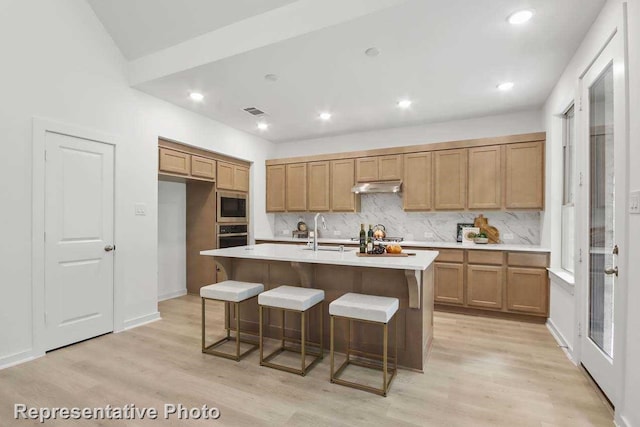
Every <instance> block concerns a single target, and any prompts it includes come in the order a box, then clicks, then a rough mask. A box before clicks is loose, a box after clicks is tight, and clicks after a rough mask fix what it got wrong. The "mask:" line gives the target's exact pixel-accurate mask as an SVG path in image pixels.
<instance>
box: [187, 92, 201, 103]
mask: <svg viewBox="0 0 640 427" xmlns="http://www.w3.org/2000/svg"><path fill="white" fill-rule="evenodd" d="M189 97H190V98H191V99H193V100H194V101H202V100H203V99H204V95H203V94H201V93H198V92H191V93H190V94H189Z"/></svg>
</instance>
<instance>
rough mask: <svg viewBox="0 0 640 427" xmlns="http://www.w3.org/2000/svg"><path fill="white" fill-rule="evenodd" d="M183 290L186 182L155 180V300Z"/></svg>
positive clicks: (184, 283)
mask: <svg viewBox="0 0 640 427" xmlns="http://www.w3.org/2000/svg"><path fill="white" fill-rule="evenodd" d="M186 293H187V185H186V184H185V183H181V182H170V181H158V300H160V301H162V300H165V299H168V298H173V297H176V296H180V295H185V294H186Z"/></svg>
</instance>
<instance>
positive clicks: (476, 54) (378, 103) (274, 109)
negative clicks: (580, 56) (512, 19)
mask: <svg viewBox="0 0 640 427" xmlns="http://www.w3.org/2000/svg"><path fill="white" fill-rule="evenodd" d="M90 1H91V2H92V4H94V5H95V4H96V3H99V2H98V1H96V0H90ZM139 1H141V0H136V2H139ZM148 1H149V2H152V0H148ZM351 1H355V0H351ZM136 2H134V3H136ZM167 2H170V0H163V2H162V3H167ZM302 2H303V1H300V2H299V3H302ZM104 3H107V2H104ZM116 3H118V2H116ZM125 3H126V4H129V3H131V2H125ZM175 3H176V4H178V3H179V4H180V5H182V3H183V2H175ZM212 3H215V4H217V5H218V7H221V6H220V3H225V5H224V8H222V7H221V10H222V9H224V10H226V9H227V8H228V7H229V6H228V5H229V4H231V3H232V2H212ZM233 3H234V4H235V2H233ZM239 3H249V2H246V1H245V2H239ZM254 3H262V2H257V1H256V2H254ZM268 3H270V4H271V5H272V6H273V5H274V4H276V3H285V2H268ZM604 3H605V0H562V1H557V0H474V1H469V0H448V1H446V2H443V1H441V0H410V1H406V2H404V3H400V4H396V5H394V6H393V7H389V8H386V9H383V10H381V11H378V12H375V13H370V14H366V15H364V16H362V17H359V18H357V19H353V20H350V21H348V22H344V23H341V24H338V25H333V26H331V27H328V28H324V29H321V30H317V31H313V32H309V33H306V34H304V35H301V36H297V37H294V38H290V39H288V40H285V41H281V42H278V43H275V44H270V45H267V46H265V47H261V48H258V49H253V50H250V51H248V52H245V53H241V54H238V55H235V56H230V57H226V58H224V59H221V60H218V61H214V62H211V63H208V64H206V65H202V66H198V67H192V68H188V69H185V70H183V71H179V72H175V73H173V74H170V75H166V76H163V77H160V78H157V79H152V80H149V81H146V82H142V83H140V84H138V85H136V87H137V88H139V89H141V90H143V91H145V92H147V93H149V94H151V95H154V96H157V97H159V98H162V99H165V100H167V101H169V102H172V103H175V104H177V105H180V106H183V107H185V108H188V109H190V110H192V111H195V112H198V113H200V114H203V115H206V116H208V117H211V118H213V119H216V120H219V121H221V122H224V123H227V124H229V125H231V126H233V127H235V128H238V129H242V130H245V131H248V132H251V133H255V134H258V135H261V136H262V137H264V138H266V139H269V140H271V141H274V142H281V141H291V140H300V139H307V138H314V137H319V136H327V135H332V134H343V133H349V132H356V131H364V130H371V129H379V128H388V127H396V126H405V125H410V124H418V123H426V122H437V121H444V120H452V119H461V118H468V117H474V116H485V115H491V114H498V113H502V112H509V111H515V110H523V109H529V108H538V107H540V106H541V105H542V103H543V102H544V100H545V99H546V97H547V96H548V94H549V93H550V91H551V89H552V88H553V85H554V84H555V82H556V81H557V79H558V77H559V76H560V74H561V72H562V70H563V69H564V67H565V66H566V64H567V62H568V60H569V59H570V58H571V56H572V55H573V53H574V51H575V49H576V48H577V46H578V44H579V42H580V40H581V39H582V37H583V36H584V34H585V33H586V31H587V30H588V28H589V26H590V25H591V23H592V22H593V20H594V19H595V17H596V16H597V14H598V12H599V11H600V9H601V8H602V6H603V5H604ZM94 7H95V6H94ZM521 8H531V9H534V10H535V16H534V18H533V19H532V20H531V21H530V22H529V23H527V24H525V25H522V26H512V25H510V24H508V23H507V22H506V17H507V15H509V14H510V13H511V12H513V11H514V10H518V9H521ZM157 14H159V12H158V11H156V12H155V13H154V14H153V15H157ZM227 14H230V12H225V13H224V15H225V16H226V15H227ZM98 15H99V16H100V15H101V13H98ZM176 16H178V15H176ZM185 16H186V14H182V15H180V19H182V18H184V17H185ZM185 23H188V21H185ZM292 25H293V24H292ZM105 26H106V27H107V28H108V29H109V25H108V24H105ZM109 31H111V33H112V35H114V32H113V31H112V30H109ZM259 31H260V29H256V32H257V33H258V34H259ZM116 32H117V31H116ZM114 39H116V42H118V36H116V35H114ZM231 42H233V41H230V43H231ZM121 43H122V42H118V44H119V45H120V47H121V49H123V51H127V50H128V49H130V48H132V47H131V46H133V45H135V43H131V44H130V45H128V47H123V45H122V44H121ZM124 44H127V42H124ZM371 46H375V47H377V48H378V49H379V50H380V52H381V53H380V55H379V56H378V57H375V58H371V57H368V56H366V55H364V51H365V50H366V49H367V48H368V47H371ZM134 50H135V49H134ZM268 73H272V74H276V75H278V76H279V80H278V81H277V82H269V81H266V80H265V79H264V75H265V74H268ZM504 81H513V82H514V83H515V87H514V89H513V90H512V91H510V92H506V93H503V92H500V91H498V90H497V89H496V85H497V84H498V83H500V82H504ZM190 91H199V92H202V93H203V94H205V99H204V102H202V103H194V102H193V101H191V100H190V99H189V98H188V94H189V92H190ZM403 97H408V98H410V99H412V100H413V102H414V103H413V105H412V107H411V109H410V110H408V111H401V110H399V109H398V108H397V107H396V105H395V104H396V102H397V101H398V100H399V99H401V98H403ZM245 107H257V108H259V109H261V110H263V111H265V112H266V113H267V114H268V117H267V121H268V122H269V123H270V125H271V127H270V129H269V130H268V131H266V132H260V131H258V130H257V128H256V118H254V117H252V116H250V115H249V114H247V113H246V112H244V111H243V110H242V109H243V108H245ZM321 111H331V112H332V114H333V117H332V119H331V120H330V121H329V122H328V123H324V122H321V121H320V120H319V119H318V118H317V116H318V113H319V112H321Z"/></svg>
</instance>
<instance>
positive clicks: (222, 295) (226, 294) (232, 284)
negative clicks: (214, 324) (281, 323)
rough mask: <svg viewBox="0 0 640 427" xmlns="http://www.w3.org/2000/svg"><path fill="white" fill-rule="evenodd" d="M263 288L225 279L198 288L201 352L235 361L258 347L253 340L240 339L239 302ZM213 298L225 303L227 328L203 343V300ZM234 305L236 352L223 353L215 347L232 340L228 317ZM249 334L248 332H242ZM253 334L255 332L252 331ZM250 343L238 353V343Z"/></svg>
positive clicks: (253, 284)
mask: <svg viewBox="0 0 640 427" xmlns="http://www.w3.org/2000/svg"><path fill="white" fill-rule="evenodd" d="M263 290H264V285H262V284H261V283H249V282H239V281H237V280H225V281H224V282H220V283H216V284H213V285H207V286H203V287H202V288H200V297H201V299H202V352H203V353H207V354H212V355H214V356H220V357H226V358H227V359H233V360H235V361H236V362H237V361H239V360H240V359H242V358H243V357H245V356H246V355H247V354H249V353H251V352H252V351H253V350H255V349H257V348H258V345H257V344H256V343H255V342H254V341H248V340H244V339H241V337H240V334H241V331H240V303H242V302H244V301H248V300H250V299H252V298H256V297H257V296H258V294H259V293H260V292H262V291H263ZM206 300H214V301H222V302H224V303H225V322H224V326H225V329H226V330H227V336H226V337H224V338H222V339H221V340H218V341H216V342H214V343H213V344H211V345H208V346H207V345H206V344H205V325H206V322H205V301H206ZM231 304H233V306H234V312H235V315H236V334H235V335H236V336H235V342H236V352H235V354H230V353H225V352H222V351H218V350H216V348H218V347H220V346H221V345H223V344H225V343H227V342H229V341H231V340H232V338H231V332H230V329H231V319H230V316H231V314H230V307H231ZM242 333H247V334H250V333H249V332H242ZM253 335H255V333H253ZM241 342H243V343H245V344H251V348H249V349H248V350H246V351H245V352H244V353H242V354H240V343H241Z"/></svg>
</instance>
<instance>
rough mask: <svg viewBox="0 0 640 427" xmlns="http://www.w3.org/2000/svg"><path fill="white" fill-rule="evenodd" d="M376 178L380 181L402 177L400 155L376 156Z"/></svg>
mask: <svg viewBox="0 0 640 427" xmlns="http://www.w3.org/2000/svg"><path fill="white" fill-rule="evenodd" d="M378 179H379V180H380V181H396V180H399V179H402V156H401V155H399V154H398V155H395V156H382V157H378Z"/></svg>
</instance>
